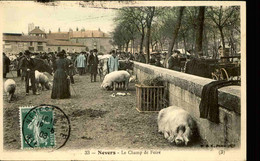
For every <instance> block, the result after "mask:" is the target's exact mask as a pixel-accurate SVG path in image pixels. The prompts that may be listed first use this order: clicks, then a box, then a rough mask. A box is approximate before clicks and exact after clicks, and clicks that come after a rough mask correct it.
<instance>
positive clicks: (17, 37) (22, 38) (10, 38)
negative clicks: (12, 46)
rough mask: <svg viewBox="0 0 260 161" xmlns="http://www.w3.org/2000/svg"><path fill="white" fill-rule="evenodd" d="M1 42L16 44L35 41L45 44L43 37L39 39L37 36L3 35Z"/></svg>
mask: <svg viewBox="0 0 260 161" xmlns="http://www.w3.org/2000/svg"><path fill="white" fill-rule="evenodd" d="M3 40H4V41H16V42H32V41H36V42H46V39H45V38H43V37H39V36H28V35H22V34H19V35H13V34H12V35H8V34H7V35H6V34H3Z"/></svg>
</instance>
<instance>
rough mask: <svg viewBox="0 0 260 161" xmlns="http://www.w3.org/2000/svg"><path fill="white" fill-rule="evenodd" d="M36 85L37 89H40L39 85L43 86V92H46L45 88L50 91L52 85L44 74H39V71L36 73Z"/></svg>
mask: <svg viewBox="0 0 260 161" xmlns="http://www.w3.org/2000/svg"><path fill="white" fill-rule="evenodd" d="M35 83H36V87H37V89H39V88H40V87H39V84H41V90H44V87H45V88H46V89H47V90H49V89H50V88H51V83H50V82H49V78H48V77H47V76H46V75H45V74H44V73H41V72H39V71H38V70H36V71H35Z"/></svg>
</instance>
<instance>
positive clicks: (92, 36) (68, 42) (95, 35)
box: [3, 26, 112, 54]
mask: <svg viewBox="0 0 260 161" xmlns="http://www.w3.org/2000/svg"><path fill="white" fill-rule="evenodd" d="M92 49H97V50H98V51H99V52H101V53H104V54H106V53H108V52H110V51H111V49H112V45H111V37H110V36H109V35H108V34H106V33H104V32H103V31H101V30H100V29H99V30H86V31H85V30H81V31H73V30H70V31H69V32H61V31H60V30H59V31H58V32H51V31H49V33H45V32H43V31H42V30H40V28H39V26H36V27H35V28H34V29H33V30H31V31H30V32H29V35H23V34H12V33H4V34H3V50H4V52H6V53H11V54H18V53H19V52H24V51H25V50H30V51H31V52H37V53H42V52H59V51H61V50H65V51H67V52H70V53H74V52H81V51H89V50H92Z"/></svg>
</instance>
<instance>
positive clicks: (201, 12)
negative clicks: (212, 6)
mask: <svg viewBox="0 0 260 161" xmlns="http://www.w3.org/2000/svg"><path fill="white" fill-rule="evenodd" d="M204 13H205V7H199V14H198V17H197V22H198V23H197V29H196V45H195V51H196V55H198V56H203V52H202V41H203V26H204V15H205V14H204Z"/></svg>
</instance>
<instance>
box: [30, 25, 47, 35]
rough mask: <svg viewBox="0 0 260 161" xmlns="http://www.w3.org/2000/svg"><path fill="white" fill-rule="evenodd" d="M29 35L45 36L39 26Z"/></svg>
mask: <svg viewBox="0 0 260 161" xmlns="http://www.w3.org/2000/svg"><path fill="white" fill-rule="evenodd" d="M29 34H45V32H43V31H42V30H41V29H40V27H39V26H36V27H35V28H34V29H33V30H32V31H30V32H29Z"/></svg>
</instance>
